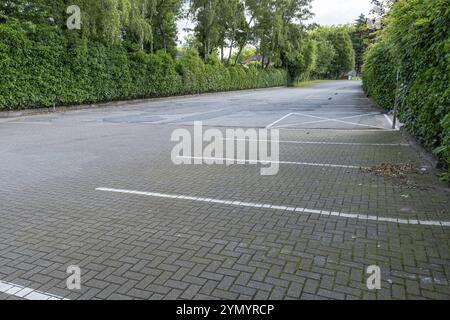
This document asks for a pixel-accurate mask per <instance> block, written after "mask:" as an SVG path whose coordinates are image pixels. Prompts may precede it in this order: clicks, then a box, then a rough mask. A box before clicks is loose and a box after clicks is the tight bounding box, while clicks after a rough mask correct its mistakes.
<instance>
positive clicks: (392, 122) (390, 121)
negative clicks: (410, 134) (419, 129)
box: [384, 114, 400, 131]
mask: <svg viewBox="0 0 450 320" xmlns="http://www.w3.org/2000/svg"><path fill="white" fill-rule="evenodd" d="M384 117H385V118H386V120H387V121H388V122H389V124H390V125H391V128H392V127H393V126H394V121H393V120H392V119H391V117H389V116H388V115H387V114H385V115H384ZM392 130H396V131H399V130H400V127H399V126H398V124H395V129H392Z"/></svg>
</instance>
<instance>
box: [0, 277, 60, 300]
mask: <svg viewBox="0 0 450 320" xmlns="http://www.w3.org/2000/svg"><path fill="white" fill-rule="evenodd" d="M0 292H2V293H6V294H9V295H11V296H14V297H18V298H23V299H26V300H68V299H64V298H63V297H60V296H56V295H53V294H49V293H45V292H41V291H38V290H34V289H32V288H27V287H23V286H20V285H17V284H14V283H10V282H4V281H0Z"/></svg>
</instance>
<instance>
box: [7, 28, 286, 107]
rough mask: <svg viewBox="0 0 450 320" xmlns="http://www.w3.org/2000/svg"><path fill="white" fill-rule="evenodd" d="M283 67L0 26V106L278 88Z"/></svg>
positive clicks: (47, 30) (55, 31)
mask: <svg viewBox="0 0 450 320" xmlns="http://www.w3.org/2000/svg"><path fill="white" fill-rule="evenodd" d="M285 84H286V73H285V71H283V70H278V69H270V70H263V69H259V68H256V67H248V68H247V67H243V66H237V67H225V66H223V65H222V64H221V63H220V62H219V63H218V62H217V61H210V62H208V63H207V64H205V63H204V62H203V61H201V60H199V59H198V58H197V56H196V55H192V54H189V53H188V54H186V56H184V57H183V58H181V59H179V60H177V61H174V59H173V58H172V56H170V55H169V54H167V53H164V52H158V53H156V54H147V53H144V52H134V53H130V52H128V51H127V50H126V49H124V48H121V47H105V46H104V45H102V44H100V43H93V42H88V41H87V40H85V39H82V38H79V37H78V36H77V35H76V34H74V35H73V36H67V33H65V34H63V31H61V30H58V29H57V28H56V27H51V26H39V27H38V28H36V27H35V26H34V27H30V29H29V30H28V29H27V28H26V25H18V24H13V23H10V24H0V110H14V109H23V108H39V107H49V106H53V105H69V104H82V103H95V102H99V101H112V100H126V99H134V98H151V97H161V96H170V95H181V94H190V93H203V92H213V91H227V90H240V89H253V88H264V87H273V86H283V85H285Z"/></svg>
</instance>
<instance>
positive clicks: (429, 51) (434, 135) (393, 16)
mask: <svg viewBox="0 0 450 320" xmlns="http://www.w3.org/2000/svg"><path fill="white" fill-rule="evenodd" d="M449 29H450V6H449V0H434V1H423V0H399V1H398V2H397V3H396V4H395V5H394V7H393V9H392V10H391V12H390V13H389V15H388V17H387V19H386V28H385V29H384V30H383V31H382V33H381V35H380V37H379V42H378V43H377V44H375V45H373V46H372V47H371V48H370V49H369V51H368V52H367V54H366V56H365V64H364V70H363V81H364V88H365V89H366V90H367V92H368V94H369V95H371V96H373V97H374V99H375V100H376V101H377V102H378V103H379V104H380V105H381V106H382V107H384V108H386V109H391V108H392V106H393V105H394V101H395V87H396V72H397V70H399V71H400V82H401V92H400V95H399V97H400V110H399V116H400V119H401V120H402V122H404V123H405V126H406V128H407V130H409V131H410V132H411V133H412V134H414V135H415V136H416V137H417V138H418V139H419V141H420V142H422V143H423V145H424V146H425V147H427V148H429V149H430V150H434V152H435V154H437V155H438V156H439V157H441V158H443V159H445V160H446V162H447V163H448V164H450V143H449V142H450V123H449V122H450V86H449V83H450V82H449V75H450V54H449V52H450V32H449ZM448 178H450V170H449V172H448V174H447V179H448Z"/></svg>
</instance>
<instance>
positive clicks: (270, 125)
mask: <svg viewBox="0 0 450 320" xmlns="http://www.w3.org/2000/svg"><path fill="white" fill-rule="evenodd" d="M292 115H293V113H289V114H287V115H285V116H284V117H282V118H280V119H278V120H277V121H275V122H272V123H271V124H269V125H268V126H267V127H266V129H270V128H272V127H273V126H274V125H276V124H277V123H279V122H281V121H283V120H284V119H287V118H289V117H290V116H292Z"/></svg>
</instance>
